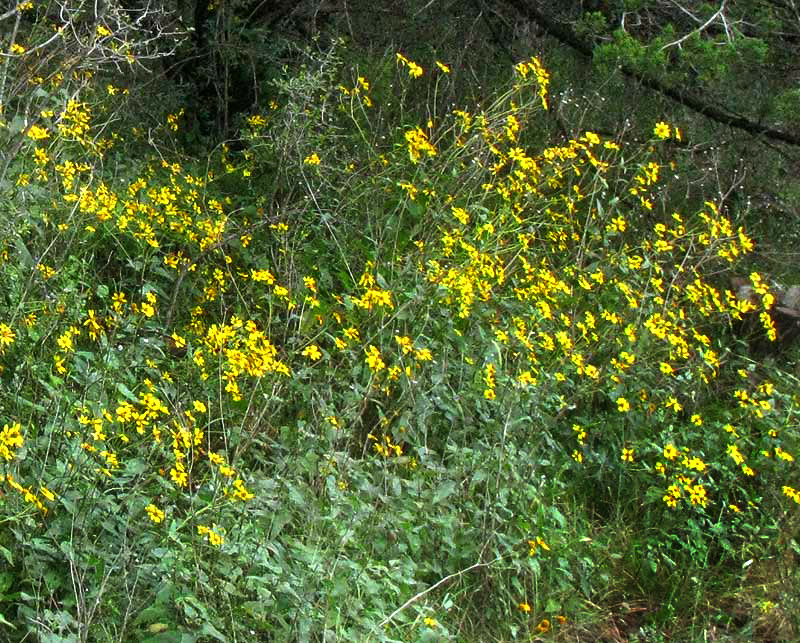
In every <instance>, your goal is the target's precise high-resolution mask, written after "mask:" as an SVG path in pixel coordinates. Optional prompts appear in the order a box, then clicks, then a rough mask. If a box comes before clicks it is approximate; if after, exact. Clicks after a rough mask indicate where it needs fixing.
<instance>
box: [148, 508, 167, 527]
mask: <svg viewBox="0 0 800 643" xmlns="http://www.w3.org/2000/svg"><path fill="white" fill-rule="evenodd" d="M144 509H145V511H146V512H147V515H148V516H149V517H150V520H152V521H153V522H154V523H156V524H158V523H160V522H164V518H165V516H166V514H165V513H164V512H163V511H161V509H159V508H158V507H156V506H155V505H153V504H149V505H147V506H146V507H145V508H144Z"/></svg>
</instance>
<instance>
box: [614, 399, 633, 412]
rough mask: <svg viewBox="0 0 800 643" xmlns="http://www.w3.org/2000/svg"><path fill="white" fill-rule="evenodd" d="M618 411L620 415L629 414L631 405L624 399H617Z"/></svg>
mask: <svg viewBox="0 0 800 643" xmlns="http://www.w3.org/2000/svg"><path fill="white" fill-rule="evenodd" d="M617 409H618V410H619V412H620V413H627V412H628V411H630V410H631V405H630V403H629V402H628V400H626V399H625V398H624V397H618V398H617Z"/></svg>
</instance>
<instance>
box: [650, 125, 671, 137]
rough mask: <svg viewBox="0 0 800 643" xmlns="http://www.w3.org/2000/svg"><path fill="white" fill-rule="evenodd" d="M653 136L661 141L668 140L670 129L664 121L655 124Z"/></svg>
mask: <svg viewBox="0 0 800 643" xmlns="http://www.w3.org/2000/svg"><path fill="white" fill-rule="evenodd" d="M653 134H655V135H656V136H657V137H658V138H660V139H661V140H664V139H667V138H669V134H670V127H669V125H667V123H665V122H664V121H660V122H658V123H656V126H655V127H654V128H653Z"/></svg>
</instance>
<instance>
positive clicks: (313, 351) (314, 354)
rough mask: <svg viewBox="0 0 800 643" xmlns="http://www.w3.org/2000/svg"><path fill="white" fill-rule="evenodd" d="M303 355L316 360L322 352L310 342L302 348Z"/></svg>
mask: <svg viewBox="0 0 800 643" xmlns="http://www.w3.org/2000/svg"><path fill="white" fill-rule="evenodd" d="M303 357H307V358H308V359H312V360H317V359H319V358H320V357H322V352H321V351H320V350H319V347H318V346H317V345H316V344H311V345H309V346H306V347H305V348H304V349H303Z"/></svg>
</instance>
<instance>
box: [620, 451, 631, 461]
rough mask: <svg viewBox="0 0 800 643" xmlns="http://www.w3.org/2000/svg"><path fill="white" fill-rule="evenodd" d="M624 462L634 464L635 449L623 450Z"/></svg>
mask: <svg viewBox="0 0 800 643" xmlns="http://www.w3.org/2000/svg"><path fill="white" fill-rule="evenodd" d="M621 459H622V461H623V462H633V449H628V448H626V449H622V457H621Z"/></svg>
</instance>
